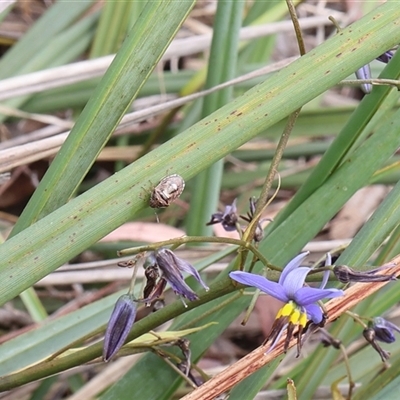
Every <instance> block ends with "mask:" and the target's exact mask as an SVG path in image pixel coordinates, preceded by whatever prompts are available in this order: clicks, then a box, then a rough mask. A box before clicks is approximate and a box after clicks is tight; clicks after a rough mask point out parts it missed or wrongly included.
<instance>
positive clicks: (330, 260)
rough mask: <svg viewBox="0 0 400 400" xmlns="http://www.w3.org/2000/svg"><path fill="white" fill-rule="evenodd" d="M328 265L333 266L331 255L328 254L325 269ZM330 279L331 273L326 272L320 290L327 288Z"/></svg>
mask: <svg viewBox="0 0 400 400" xmlns="http://www.w3.org/2000/svg"><path fill="white" fill-rule="evenodd" d="M328 265H332V257H331V253H326V259H325V267H326V266H328ZM328 279H329V271H325V272H324V275H323V278H322V282H321V284H320V285H319V288H320V289H323V288H324V287H325V286H326V284H327V283H328Z"/></svg>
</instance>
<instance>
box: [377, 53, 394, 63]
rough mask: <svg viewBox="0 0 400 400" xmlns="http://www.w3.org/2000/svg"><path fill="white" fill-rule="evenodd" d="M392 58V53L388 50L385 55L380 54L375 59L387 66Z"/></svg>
mask: <svg viewBox="0 0 400 400" xmlns="http://www.w3.org/2000/svg"><path fill="white" fill-rule="evenodd" d="M392 57H393V51H391V50H389V51H386V52H385V53H383V54H381V55H380V56H379V57H377V58H376V59H377V60H378V61H381V62H383V63H385V64H387V63H388V62H389V61H390V60H391V59H392Z"/></svg>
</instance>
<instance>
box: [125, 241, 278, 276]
mask: <svg viewBox="0 0 400 400" xmlns="http://www.w3.org/2000/svg"><path fill="white" fill-rule="evenodd" d="M186 243H227V244H234V245H236V246H239V247H242V248H245V249H248V250H250V251H251V252H252V253H253V254H254V255H255V256H256V257H257V258H258V259H259V260H260V261H261V262H262V263H263V264H264V265H265V266H266V267H268V268H270V269H274V270H276V271H280V270H281V269H280V268H278V267H276V266H274V265H272V264H271V263H270V262H269V261H268V260H267V259H266V258H265V257H264V256H263V255H262V254H261V253H260V252H259V251H258V250H257V249H256V248H255V247H254V246H253V245H252V244H251V243H249V242H246V241H244V240H240V239H232V238H222V237H207V236H183V237H180V238H175V239H169V240H164V241H162V242H157V243H152V244H148V245H145V246H137V247H131V248H128V249H123V250H120V251H118V255H119V256H127V255H130V254H138V253H143V252H145V251H154V250H157V249H159V248H160V247H163V246H169V245H177V246H180V245H182V244H186Z"/></svg>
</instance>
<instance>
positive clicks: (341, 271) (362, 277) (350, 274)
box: [333, 265, 396, 283]
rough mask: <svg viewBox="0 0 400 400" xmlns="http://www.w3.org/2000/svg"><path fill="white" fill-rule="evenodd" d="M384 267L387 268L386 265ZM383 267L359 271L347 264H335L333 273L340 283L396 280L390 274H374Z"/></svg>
mask: <svg viewBox="0 0 400 400" xmlns="http://www.w3.org/2000/svg"><path fill="white" fill-rule="evenodd" d="M384 268H387V267H386V266H385V267H384ZM381 269H383V268H376V269H373V270H371V271H366V272H361V271H356V270H354V269H351V268H350V267H348V266H347V265H335V266H334V267H333V273H334V274H335V276H336V278H337V280H338V281H340V282H342V283H349V282H387V281H391V280H396V277H395V276H394V275H393V274H391V275H381V274H376V272H377V271H379V270H381Z"/></svg>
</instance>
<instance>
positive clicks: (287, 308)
mask: <svg viewBox="0 0 400 400" xmlns="http://www.w3.org/2000/svg"><path fill="white" fill-rule="evenodd" d="M293 310H294V307H293V303H292V302H290V303H286V304H285V305H284V306H283V307H282V308H281V309H280V313H281V316H283V317H288V316H289V315H291V314H292V312H293Z"/></svg>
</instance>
